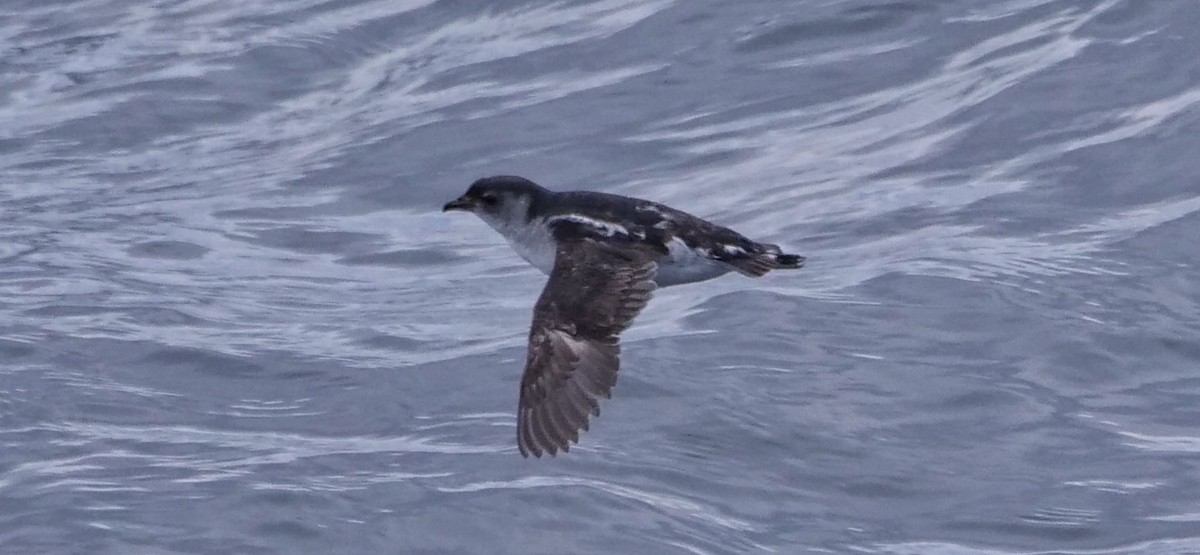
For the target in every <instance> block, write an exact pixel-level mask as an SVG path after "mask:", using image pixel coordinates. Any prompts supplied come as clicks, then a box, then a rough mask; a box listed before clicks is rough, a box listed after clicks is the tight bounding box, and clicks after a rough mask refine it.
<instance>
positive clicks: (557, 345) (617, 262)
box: [517, 237, 658, 457]
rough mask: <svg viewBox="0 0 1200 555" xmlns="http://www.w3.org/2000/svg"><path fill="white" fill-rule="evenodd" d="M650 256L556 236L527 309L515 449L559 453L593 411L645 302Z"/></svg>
mask: <svg viewBox="0 0 1200 555" xmlns="http://www.w3.org/2000/svg"><path fill="white" fill-rule="evenodd" d="M656 256H658V255H657V253H655V252H654V251H652V250H651V249H649V248H645V247H640V246H637V245H620V246H618V247H614V246H611V245H609V244H606V243H603V242H599V241H596V240H594V239H591V238H586V237H584V238H574V239H560V240H559V241H558V244H557V250H556V253H555V258H554V269H553V270H551V272H550V279H549V280H548V281H547V282H546V288H545V289H543V290H542V295H541V296H540V297H539V298H538V301H537V305H536V306H535V307H534V309H533V325H532V327H531V329H530V331H529V357H528V359H527V360H526V363H525V373H524V375H522V376H521V399H520V403H519V405H518V409H517V447H518V448H519V449H520V450H521V455H522V456H525V457H528V456H529V455H530V454H533V455H534V456H537V457H540V456H542V453H549V454H551V455H554V454H556V453H557V452H558V450H559V449H561V450H563V451H564V452H566V451H567V450H569V449H570V445H571V443H572V442H575V443H578V442H579V433H580V430H584V431H586V430H587V429H588V420H589V419H590V418H591V417H592V416H598V415H599V414H600V403H599V398H600V397H605V398H607V397H610V396H611V392H612V388H613V386H614V385H616V383H617V370H618V369H619V368H620V364H621V363H620V360H619V358H618V356H619V355H620V351H621V347H620V343H619V341H618V335H619V334H620V333H621V332H622V331H623V330H624V329H625V328H627V327H629V324H630V323H631V322H632V321H633V318H634V317H635V316H637V315H638V313H639V312H641V310H642V308H644V307H645V306H646V303H647V302H649V300H650V296H651V294H652V293H653V291H654V287H655V286H654V272H655V270H656V269H657V267H658V266H657V264H655V262H654V258H655V257H656Z"/></svg>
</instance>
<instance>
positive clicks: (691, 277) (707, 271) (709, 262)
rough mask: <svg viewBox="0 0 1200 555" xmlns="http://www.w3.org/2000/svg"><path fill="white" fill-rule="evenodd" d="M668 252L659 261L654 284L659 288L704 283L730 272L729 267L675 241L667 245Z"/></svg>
mask: <svg viewBox="0 0 1200 555" xmlns="http://www.w3.org/2000/svg"><path fill="white" fill-rule="evenodd" d="M667 249H668V252H667V254H666V256H663V257H662V258H661V259H659V261H658V273H657V274H656V275H655V277H654V282H655V283H657V284H658V286H659V287H666V286H668V285H679V284H681V283H693V282H697V281H704V280H708V279H712V278H715V277H718V276H722V275H725V274H727V273H729V272H730V268H729V266H726V265H724V264H721V263H720V262H717V261H716V260H713V259H711V258H709V257H707V256H703V255H701V254H700V253H698V252H696V251H694V250H692V248H691V247H688V246H687V245H685V244H683V242H682V241H679V240H675V241H671V242H670V243H668V244H667Z"/></svg>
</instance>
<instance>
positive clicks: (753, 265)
mask: <svg viewBox="0 0 1200 555" xmlns="http://www.w3.org/2000/svg"><path fill="white" fill-rule="evenodd" d="M758 246H759V247H761V248H759V249H755V250H756V252H752V253H748V254H746V255H745V256H741V257H737V258H730V259H727V260H724V262H725V263H726V264H729V266H730V267H732V268H733V269H734V270H737V271H738V272H740V273H742V274H744V275H747V276H750V277H759V276H762V275H763V274H766V273H767V272H770V271H771V270H792V269H796V268H802V267H804V257H803V256H800V255H798V254H787V253H785V252H783V250H782V249H780V248H779V245H765V244H759V245H758Z"/></svg>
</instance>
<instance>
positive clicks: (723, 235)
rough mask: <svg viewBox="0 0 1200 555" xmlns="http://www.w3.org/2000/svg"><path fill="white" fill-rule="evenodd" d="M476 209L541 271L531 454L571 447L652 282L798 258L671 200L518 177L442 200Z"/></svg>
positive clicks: (526, 389) (526, 414) (605, 387)
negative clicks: (556, 186)
mask: <svg viewBox="0 0 1200 555" xmlns="http://www.w3.org/2000/svg"><path fill="white" fill-rule="evenodd" d="M450 210H462V211H466V212H471V213H473V214H475V215H476V216H479V218H480V219H482V220H483V221H484V222H486V223H487V224H488V225H490V226H491V227H492V229H495V230H496V231H497V232H499V233H500V235H502V236H504V238H505V239H507V240H508V243H509V244H510V245H511V246H512V248H513V250H515V251H516V252H517V254H519V255H520V256H521V257H522V258H524V259H525V260H526V261H528V262H529V263H530V264H532V265H533V266H534V267H536V268H537V269H539V270H541V271H542V272H544V273H546V274H548V275H549V276H550V278H549V280H547V282H546V287H545V288H544V289H543V290H542V294H541V296H539V297H538V300H537V304H536V305H534V309H533V325H532V326H531V328H530V331H529V354H528V357H527V358H526V362H525V372H524V374H523V375H522V376H521V395H520V401H519V403H518V408H517V448H518V449H519V450H520V452H521V455H522V456H524V457H528V456H529V455H530V454H532V455H534V456H535V457H541V456H542V454H543V453H549V454H550V455H555V454H557V452H558V451H559V450H560V449H561V450H562V451H563V452H567V451H568V450H570V446H571V443H578V442H579V433H580V431H587V429H588V420H589V419H590V418H591V417H592V416H599V415H600V403H599V401H598V399H599V398H600V397H604V398H609V397H611V396H612V388H613V386H615V385H616V383H617V370H618V369H619V367H620V360H619V358H618V355H619V354H620V350H621V347H620V343H619V340H618V336H619V335H620V333H621V332H622V331H624V330H625V328H628V327H629V325H630V323H632V321H633V319H634V317H636V316H637V315H638V313H639V312H641V311H642V309H643V308H645V306H646V303H647V302H649V300H650V296H651V294H652V293H653V292H654V289H655V288H656V287H666V286H669V285H678V284H681V283H692V282H697V281H704V280H707V279H712V278H715V277H717V276H720V275H723V274H726V273H728V272H731V271H736V272H739V273H741V274H744V275H747V276H751V277H759V276H762V275H763V274H765V273H767V272H769V271H771V270H775V269H780V268H788V269H791V268H799V267H801V266H803V265H804V257H803V256H800V255H797V254H786V253H784V252H783V251H782V250H781V249H780V248H779V247H778V246H776V245H769V244H765V243H758V242H755V241H752V240H750V239H747V238H746V237H745V236H743V235H741V234H740V233H738V232H736V231H733V230H731V229H729V228H726V227H721V226H719V225H717V224H714V223H712V222H709V221H706V220H703V219H700V218H697V217H696V216H693V215H691V214H688V213H686V212H683V211H681V210H676V209H674V208H671V207H669V206H664V205H662V204H659V203H656V202H651V201H648V200H641V199H636V198H630V197H624V196H620V195H613V194H607V193H597V192H591V191H573V192H555V191H551V190H549V189H546V188H544V187H542V186H540V185H538V184H536V183H534V182H532V181H530V180H528V179H525V178H523V177H516V176H508V175H498V176H493V177H485V178H483V179H479V180H477V181H475V182H474V183H472V184H471V186H470V188H468V189H467V192H466V193H464V194H463V195H462V196H460V197H458V198H457V199H454V200H452V201H450V202H448V203H446V205H445V206H443V207H442V211H443V212H447V211H450Z"/></svg>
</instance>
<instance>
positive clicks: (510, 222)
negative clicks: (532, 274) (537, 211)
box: [476, 202, 555, 275]
mask: <svg viewBox="0 0 1200 555" xmlns="http://www.w3.org/2000/svg"><path fill="white" fill-rule="evenodd" d="M514 204H516V206H513V207H512V208H511V209H510V210H506V211H505V213H502V214H491V213H486V212H478V213H476V214H477V215H478V216H479V219H481V220H483V221H484V222H485V223H487V224H488V225H489V226H491V228H492V229H494V230H496V232H497V233H499V234H500V235H502V236H504V239H505V240H507V241H508V244H509V245H510V246H512V249H513V250H514V251H516V252H517V254H518V255H520V256H521V258H524V259H525V261H526V262H528V263H530V264H531V265H533V267H534V268H537V269H539V270H541V271H542V272H543V273H545V274H547V275H549V274H550V270H552V269H553V268H554V254H555V244H554V237H552V236H551V235H550V229H549V228H547V227H546V222H545V221H544V220H543V219H541V218H536V219H534V220H531V221H528V222H527V221H525V211H526V209H527V206H528V203H527V202H520V203H514Z"/></svg>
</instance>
